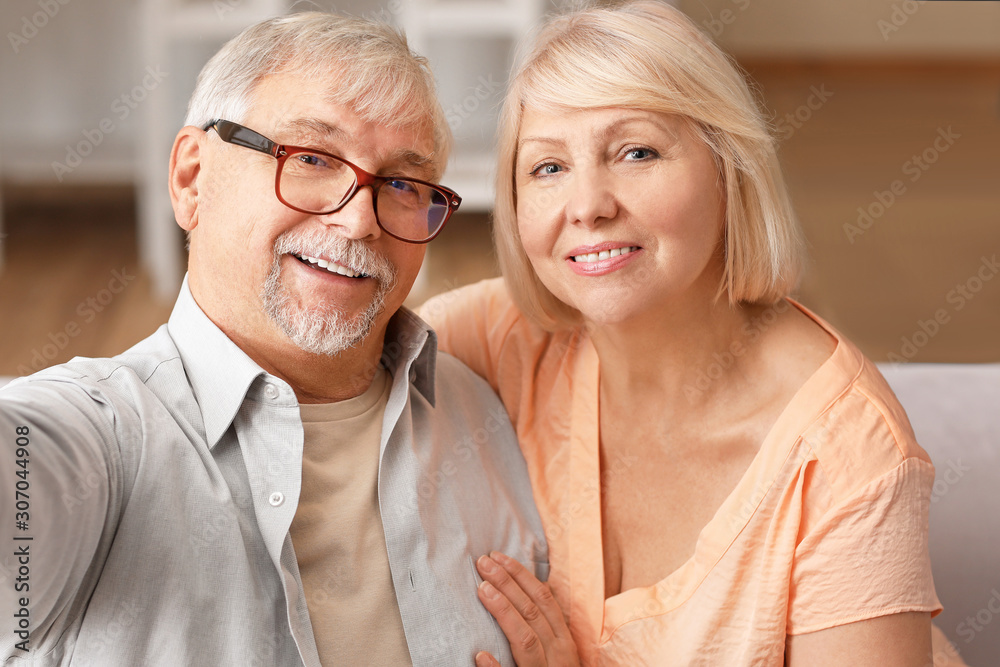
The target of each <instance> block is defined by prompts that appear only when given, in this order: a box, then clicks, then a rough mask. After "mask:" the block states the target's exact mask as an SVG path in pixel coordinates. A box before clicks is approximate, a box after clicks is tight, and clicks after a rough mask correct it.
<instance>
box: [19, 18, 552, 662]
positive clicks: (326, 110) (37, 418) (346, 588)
mask: <svg viewBox="0 0 1000 667" xmlns="http://www.w3.org/2000/svg"><path fill="white" fill-rule="evenodd" d="M187 121H188V124H187V126H186V127H184V128H183V129H182V130H181V131H180V132H179V134H178V135H177V139H176V141H175V143H174V148H173V152H172V155H171V159H170V182H169V186H170V193H171V198H172V201H173V205H174V211H175V214H176V218H177V221H178V223H179V224H180V226H181V227H182V228H183V229H185V230H186V231H187V232H188V235H189V239H190V262H189V270H188V276H187V278H186V280H185V284H184V286H183V287H182V288H181V293H180V296H179V298H178V300H177V304H176V307H175V309H174V312H173V314H172V315H171V317H170V320H169V323H168V324H167V325H165V326H164V327H162V328H161V329H160V330H159V331H158V332H157V333H155V334H154V335H153V336H151V337H150V338H148V339H147V340H145V341H143V342H142V343H140V344H139V345H137V346H136V347H134V348H132V349H131V350H129V351H128V352H126V353H124V354H122V355H121V356H118V357H116V358H114V359H77V360H74V361H72V362H70V363H68V364H65V365H63V366H59V367H55V368H52V369H49V370H47V371H43V372H41V373H38V374H36V375H34V376H31V377H29V378H26V379H23V380H20V381H17V382H15V383H13V384H12V385H10V386H8V387H7V388H5V389H4V390H3V391H2V392H0V443H2V445H3V449H4V453H3V457H2V459H0V496H2V501H0V502H2V505H0V507H2V513H0V516H2V521H3V526H4V529H3V532H4V535H5V542H4V545H3V553H4V554H7V555H6V556H5V557H3V558H0V563H3V564H4V565H5V567H4V569H3V571H2V572H0V578H2V579H4V580H3V584H2V585H3V587H4V591H3V596H2V599H3V605H4V606H3V609H2V610H0V612H2V613H0V617H2V618H4V619H6V620H5V621H4V622H3V626H2V627H0V640H2V641H0V658H3V659H5V660H10V659H11V658H13V661H12V662H5V663H4V664H22V662H21V661H22V660H23V664H29V663H30V664H33V665H39V664H44V665H50V664H51V665H68V664H73V665H102V666H108V665H128V666H129V667H133V666H135V665H212V666H216V665H234V666H235V665H239V666H246V665H299V664H304V665H320V664H323V665H401V664H411V663H412V664H415V665H471V664H472V663H473V658H474V655H475V653H476V652H477V651H479V650H486V651H490V652H492V653H494V654H496V655H499V656H503V659H504V660H505V662H506V664H511V663H512V661H511V658H510V653H509V649H508V647H507V645H506V641H505V640H504V638H503V636H502V633H500V632H499V630H498V628H497V627H496V626H495V624H494V622H493V620H492V619H491V617H490V615H489V614H488V613H487V612H486V611H485V609H483V608H482V606H481V605H480V603H479V601H478V599H477V595H476V586H477V583H478V580H477V578H476V577H477V575H476V571H475V566H474V559H475V558H476V557H478V556H479V555H481V554H484V553H487V552H488V551H490V550H492V549H498V550H501V551H504V552H505V553H507V554H510V555H511V556H514V557H516V558H518V559H519V560H521V561H522V562H528V563H531V562H533V563H535V564H536V573H537V574H538V575H539V576H544V574H545V572H544V569H545V568H546V567H547V565H546V562H547V552H546V548H545V543H544V538H543V534H542V530H541V525H540V522H539V519H538V516H537V514H536V511H535V508H534V504H533V502H532V498H531V491H530V486H529V482H528V478H527V472H526V469H525V466H524V461H523V459H522V458H521V455H520V452H519V451H518V448H517V444H516V442H515V440H514V436H513V432H512V430H511V427H510V425H509V422H508V421H507V418H506V415H505V413H504V412H503V409H502V407H501V406H500V404H499V402H498V400H497V399H496V397H495V396H494V395H493V393H492V391H490V389H489V388H488V386H487V385H486V384H485V383H484V382H483V381H482V380H480V379H479V378H477V377H475V376H474V375H473V374H472V373H471V372H470V371H469V370H468V369H466V368H465V367H464V366H462V365H460V364H459V363H458V362H457V361H456V360H454V359H453V358H451V357H447V356H445V355H437V354H436V346H435V336H434V333H433V332H432V331H431V330H430V329H429V328H428V327H427V326H426V325H425V324H424V323H423V322H422V321H421V320H420V319H418V318H417V317H416V316H415V315H414V314H413V313H411V312H410V311H408V310H406V309H405V308H403V307H402V303H403V300H404V298H405V297H406V294H407V292H408V290H409V289H410V286H411V285H412V283H413V280H414V278H415V277H416V274H417V271H418V270H419V268H420V264H421V261H422V259H423V255H424V248H425V246H424V245H423V244H424V243H426V242H427V241H429V240H431V239H432V238H433V237H434V235H435V234H437V232H438V231H440V229H441V226H442V225H443V224H444V223H445V221H446V220H447V219H448V217H449V215H450V214H451V213H452V212H453V211H454V210H455V209H456V208H457V207H458V205H459V202H460V199H459V197H458V196H457V195H456V194H455V193H454V192H452V191H450V190H448V189H447V188H445V187H442V186H439V185H436V182H437V179H438V177H439V176H440V173H441V171H442V169H443V167H444V164H445V160H446V158H447V153H448V142H449V132H448V128H447V125H446V124H445V123H444V120H443V114H442V112H441V109H440V107H439V105H438V104H437V102H436V101H435V98H434V93H433V83H432V78H431V74H430V72H429V70H428V69H427V67H426V62H425V61H424V60H423V59H421V58H419V57H416V56H414V55H413V54H411V53H410V51H409V50H408V48H407V47H406V43H405V41H404V40H403V38H402V37H401V36H400V35H399V34H397V33H396V32H395V31H393V30H392V29H391V28H388V27H386V26H383V25H379V24H375V23H372V22H368V21H364V20H358V19H343V18H338V17H334V16H330V15H326V14H316V13H308V14H297V15H293V16H289V17H286V18H281V19H275V20H272V21H268V22H265V23H262V24H259V25H257V26H254V27H252V28H250V29H248V30H247V31H245V32H244V33H243V34H242V35H240V36H239V37H237V38H236V39H234V40H233V41H231V42H230V43H228V44H227V45H226V46H225V47H224V48H223V49H222V50H221V51H220V52H219V53H218V54H217V55H216V56H215V57H214V58H213V59H212V61H211V62H209V64H208V65H207V66H206V67H205V69H204V71H203V72H202V74H201V76H200V77H199V81H198V86H197V89H196V91H195V93H194V96H193V98H192V100H191V106H190V110H189V115H188V119H187ZM9 554H15V555H14V556H13V558H12V557H11V556H10V555H9Z"/></svg>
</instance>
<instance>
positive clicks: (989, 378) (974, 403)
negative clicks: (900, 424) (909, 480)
mask: <svg viewBox="0 0 1000 667" xmlns="http://www.w3.org/2000/svg"><path fill="white" fill-rule="evenodd" d="M879 368H880V370H881V371H882V373H883V375H885V377H886V379H887V380H888V381H889V385H890V386H891V387H892V389H893V391H895V392H896V396H897V397H898V398H899V401H900V403H902V404H903V407H904V408H905V409H906V413H907V414H908V415H909V417H910V423H911V424H912V425H913V430H914V432H915V433H916V435H917V441H918V442H919V443H920V445H921V446H922V447H923V448H924V449H925V450H926V451H927V453H928V454H930V456H931V460H933V461H934V465H935V467H936V469H937V474H936V476H935V480H934V490H933V493H932V494H931V512H930V523H931V526H930V551H931V564H932V567H933V570H934V584H935V586H936V588H937V593H938V597H939V598H940V599H941V603H942V604H943V605H944V611H943V612H942V613H941V615H940V616H938V617H937V619H936V620H935V623H936V624H937V625H938V626H939V627H940V628H941V629H942V630H943V631H944V633H945V634H946V635H947V636H948V638H949V639H951V641H952V642H953V643H954V644H955V646H956V647H957V648H958V650H959V651H960V652H961V655H962V658H963V659H964V660H965V661H966V662H967V663H968V664H970V665H1000V364H905V365H894V364H885V365H880V366H879Z"/></svg>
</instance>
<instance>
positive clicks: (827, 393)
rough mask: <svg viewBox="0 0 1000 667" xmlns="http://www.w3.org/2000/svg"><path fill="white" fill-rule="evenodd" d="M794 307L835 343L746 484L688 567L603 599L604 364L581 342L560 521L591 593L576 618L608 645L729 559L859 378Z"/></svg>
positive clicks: (855, 364)
mask: <svg viewBox="0 0 1000 667" xmlns="http://www.w3.org/2000/svg"><path fill="white" fill-rule="evenodd" d="M787 301H788V302H789V303H791V304H792V305H793V306H795V307H796V308H798V309H799V310H800V311H801V312H802V313H803V314H804V315H806V316H807V317H809V318H810V319H812V320H813V321H814V322H816V323H817V324H818V325H819V326H820V327H821V328H822V329H823V330H824V331H826V332H827V333H828V334H830V336H832V337H833V338H834V340H835V341H836V346H835V347H834V350H833V352H832V353H831V354H830V356H829V357H828V358H827V359H826V360H825V361H824V362H823V363H822V364H821V365H820V366H819V368H817V369H816V371H815V372H814V373H813V374H812V375H811V376H810V377H809V378H808V379H807V380H806V382H805V383H804V384H803V385H802V386H801V387H800V388H799V390H798V391H797V392H796V393H795V394H794V395H793V396H792V399H791V400H790V401H789V403H788V405H786V406H785V408H784V409H783V410H782V412H781V414H780V415H779V416H778V419H777V420H776V421H775V423H774V424H773V425H772V427H771V429H770V431H768V434H767V436H765V438H764V440H763V442H762V443H761V446H760V449H759V450H758V452H757V454H756V455H755V456H754V458H753V460H752V461H751V463H750V465H749V467H748V468H747V470H746V471H745V472H744V474H743V476H742V477H741V478H740V481H739V482H738V483H737V485H736V486H735V487H734V488H733V490H732V491H731V492H730V493H729V495H728V496H727V497H726V499H725V500H724V501H723V503H722V505H721V506H720V507H719V509H718V511H717V512H716V513H715V515H714V516H713V517H712V519H711V520H710V521H709V522H708V523H707V524H706V525H705V526H704V527H703V528H702V529H701V531H700V532H699V535H698V540H697V543H696V546H695V553H694V555H692V556H691V558H689V559H688V560H687V561H685V563H684V564H682V565H681V566H680V567H678V568H677V569H676V570H674V571H673V572H671V573H669V574H668V575H667V576H666V577H664V578H663V579H661V580H660V581H658V582H657V583H656V584H653V585H651V586H642V587H637V588H630V589H627V590H624V591H622V592H620V593H618V594H616V595H613V596H611V597H609V598H607V599H605V597H604V553H603V547H602V537H603V535H602V527H601V519H602V517H601V497H600V493H601V485H600V479H601V470H600V450H599V447H600V425H599V422H598V409H599V386H600V360H599V358H598V356H597V350H596V348H595V347H594V345H593V343H592V342H591V340H590V339H589V337H587V336H586V334H585V333H582V332H581V333H579V334H577V335H579V336H580V337H581V340H580V343H581V346H580V348H579V349H580V354H579V356H578V358H577V360H576V362H575V363H576V369H575V370H576V373H575V376H576V377H577V378H579V379H580V380H581V382H580V383H579V384H576V386H574V389H573V397H572V401H573V404H572V411H571V414H572V415H573V426H572V431H571V434H570V436H571V447H570V452H571V456H570V465H569V467H570V473H569V476H570V485H569V494H570V498H569V503H568V504H567V506H566V507H567V510H566V511H568V512H571V513H573V516H568V517H560V520H564V519H565V522H566V524H567V526H568V530H567V532H568V540H569V551H570V557H569V563H570V567H571V571H570V573H569V578H570V581H571V582H573V583H572V586H573V587H574V588H577V587H581V588H585V589H586V590H584V591H582V594H576V593H574V594H573V595H571V602H570V610H569V612H570V617H571V618H572V619H574V620H575V621H576V620H583V619H585V623H586V625H588V626H591V627H589V628H588V631H589V632H590V636H592V637H600V640H599V643H600V644H604V643H606V642H607V641H609V640H610V639H611V637H612V635H613V634H614V632H615V631H616V630H617V629H618V628H619V627H621V626H622V625H624V624H625V623H628V622H630V621H633V620H639V619H642V618H649V617H651V616H658V615H661V614H665V613H668V612H670V611H673V610H674V609H676V608H677V607H679V606H680V605H681V604H683V603H684V602H685V601H686V600H687V599H688V598H690V597H691V595H692V594H693V593H694V591H695V590H696V589H697V587H698V585H699V584H700V583H701V582H702V581H703V580H704V579H705V577H706V576H708V574H709V573H710V572H711V571H712V569H713V567H714V566H715V565H716V563H718V561H719V560H720V559H721V558H722V557H723V556H724V555H725V553H726V551H727V549H728V548H729V547H730V546H731V545H732V543H733V542H734V541H735V540H736V538H737V537H738V536H739V534H740V532H741V531H742V530H743V529H744V528H745V527H746V525H747V523H749V521H750V519H751V518H752V517H753V515H754V513H755V512H756V509H757V506H758V505H759V503H760V502H761V500H763V498H764V497H765V496H766V495H767V491H768V489H769V488H770V486H771V485H772V484H773V483H774V480H775V477H776V475H777V474H778V472H779V471H780V470H781V468H782V467H783V465H784V463H785V461H786V460H787V459H788V457H789V456H790V455H791V454H792V452H793V449H794V447H795V445H796V443H797V441H798V439H799V436H800V435H801V434H802V433H803V432H804V431H805V430H806V429H807V427H808V426H809V423H810V422H811V421H813V420H815V419H816V417H817V415H820V414H822V413H823V412H824V411H825V410H826V409H827V408H828V407H829V406H830V405H831V404H832V403H834V402H835V401H836V400H837V399H838V398H839V397H840V396H841V395H842V394H843V393H844V392H845V391H847V388H848V386H849V385H850V383H851V381H852V380H853V379H854V378H855V377H856V376H857V375H858V374H859V373H860V371H861V367H862V366H863V363H864V360H863V357H862V356H861V354H860V353H859V352H858V351H857V349H855V348H854V347H853V346H850V345H845V344H844V343H845V341H844V338H843V336H841V335H840V333H839V332H837V331H836V330H835V329H833V327H831V326H830V325H829V324H827V323H826V322H824V321H823V320H822V319H820V318H819V317H818V316H817V315H815V314H814V313H812V312H811V311H810V310H808V309H807V308H805V307H804V306H802V305H801V304H799V303H797V302H796V301H794V300H792V299H787Z"/></svg>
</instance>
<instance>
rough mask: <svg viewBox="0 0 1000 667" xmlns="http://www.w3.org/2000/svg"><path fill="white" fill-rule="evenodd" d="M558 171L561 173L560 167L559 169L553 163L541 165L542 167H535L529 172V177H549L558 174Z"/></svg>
mask: <svg viewBox="0 0 1000 667" xmlns="http://www.w3.org/2000/svg"><path fill="white" fill-rule="evenodd" d="M560 171H562V167H560V166H559V165H557V164H553V163H551V162H549V163H547V164H542V165H539V166H537V167H535V168H534V169H533V170H532V171H531V175H532V176H551V175H552V174H558V173H559V172H560Z"/></svg>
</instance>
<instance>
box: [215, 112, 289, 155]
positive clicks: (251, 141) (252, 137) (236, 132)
mask: <svg viewBox="0 0 1000 667" xmlns="http://www.w3.org/2000/svg"><path fill="white" fill-rule="evenodd" d="M213 127H214V128H215V131H216V132H218V133H219V137H220V138H221V139H222V140H223V141H225V142H227V143H230V144H236V145H237V146H243V147H245V148H250V149H253V150H255V151H260V152H261V153H267V154H268V155H273V156H275V157H277V155H278V144H276V143H274V142H273V141H271V140H270V139H268V138H267V137H265V136H264V135H262V134H257V133H256V132H254V131H253V130H251V129H249V128H246V127H243V126H242V125H237V124H236V123H232V122H230V121H228V120H221V119H220V120H213V121H211V122H209V123H207V124H206V125H205V127H203V128H202V129H203V130H205V131H206V132H207V131H208V130H210V129H211V128H213Z"/></svg>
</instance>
